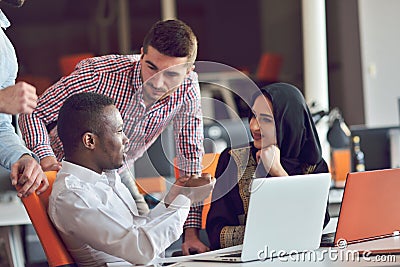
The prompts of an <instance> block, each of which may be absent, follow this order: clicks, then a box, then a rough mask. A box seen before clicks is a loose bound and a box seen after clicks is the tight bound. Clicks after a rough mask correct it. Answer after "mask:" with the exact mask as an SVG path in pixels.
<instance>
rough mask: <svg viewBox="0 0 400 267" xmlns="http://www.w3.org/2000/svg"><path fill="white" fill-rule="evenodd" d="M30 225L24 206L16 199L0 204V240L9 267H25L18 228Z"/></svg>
mask: <svg viewBox="0 0 400 267" xmlns="http://www.w3.org/2000/svg"><path fill="white" fill-rule="evenodd" d="M30 223H31V220H30V219H29V216H28V214H27V213H26V211H25V208H24V205H23V204H22V202H21V201H20V200H19V199H18V198H16V199H15V200H14V201H11V202H0V240H3V242H4V246H5V248H6V253H7V257H8V262H9V264H10V266H11V267H24V266H25V256H24V249H23V243H22V238H21V229H20V226H21V225H24V224H30Z"/></svg>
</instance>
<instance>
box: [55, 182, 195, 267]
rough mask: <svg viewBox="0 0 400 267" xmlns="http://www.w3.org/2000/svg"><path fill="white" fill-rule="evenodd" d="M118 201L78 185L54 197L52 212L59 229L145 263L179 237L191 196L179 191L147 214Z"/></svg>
mask: <svg viewBox="0 0 400 267" xmlns="http://www.w3.org/2000/svg"><path fill="white" fill-rule="evenodd" d="M64 192H65V191H64ZM106 193H112V192H106ZM115 204H118V203H117V202H107V203H102V202H101V201H100V200H99V198H96V197H90V196H88V192H87V191H85V190H83V189H77V190H74V191H73V192H71V191H69V192H66V193H60V194H59V195H58V196H57V198H56V199H55V205H54V207H57V208H56V209H53V210H50V211H49V212H50V213H52V214H51V216H50V217H51V218H52V219H53V222H54V223H55V224H56V226H57V228H58V229H59V230H60V231H62V232H64V233H66V234H68V235H72V236H76V237H77V238H79V239H80V240H81V241H82V242H85V243H87V244H88V245H90V246H91V247H93V248H94V249H96V250H100V251H103V252H106V253H108V254H111V255H113V256H116V257H119V258H122V259H124V260H126V261H129V262H131V263H135V264H146V263H149V262H150V261H152V260H153V259H155V258H156V257H157V256H158V255H160V254H161V253H162V252H163V251H164V250H165V249H166V248H168V247H169V246H170V245H171V243H172V242H174V241H175V240H177V239H178V238H179V237H180V235H181V234H182V231H183V230H182V229H183V224H184V222H185V220H186V217H187V215H188V212H189V207H190V200H189V199H188V198H187V197H185V196H183V195H179V196H178V197H177V198H176V199H175V200H174V201H173V202H172V203H171V205H170V206H169V207H168V208H166V207H165V205H164V204H163V203H160V204H159V205H158V206H157V207H156V208H154V209H153V210H152V211H151V212H150V214H149V215H148V216H138V215H134V214H133V213H132V212H130V211H129V209H128V208H127V206H125V205H124V204H122V205H124V207H121V203H119V204H118V205H115ZM60 213H62V214H63V215H64V216H62V214H60ZM65 214H68V217H66V216H65ZM61 218H62V219H61Z"/></svg>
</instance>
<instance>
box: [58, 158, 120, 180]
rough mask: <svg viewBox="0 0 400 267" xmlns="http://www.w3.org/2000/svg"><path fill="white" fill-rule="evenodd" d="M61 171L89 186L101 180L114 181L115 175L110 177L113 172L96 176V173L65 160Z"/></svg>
mask: <svg viewBox="0 0 400 267" xmlns="http://www.w3.org/2000/svg"><path fill="white" fill-rule="evenodd" d="M61 171H62V172H66V173H69V174H72V175H74V176H76V177H79V179H80V180H82V181H85V182H87V183H91V184H95V183H97V182H98V181H99V180H102V179H107V180H109V178H111V177H112V178H114V179H115V175H112V174H113V173H115V171H107V173H105V172H103V173H102V174H98V173H97V172H95V171H92V170H90V169H88V168H86V167H82V166H80V165H77V164H74V163H72V162H69V161H66V160H63V162H62V169H61ZM113 176H114V177H113Z"/></svg>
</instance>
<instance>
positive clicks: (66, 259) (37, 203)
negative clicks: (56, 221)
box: [22, 171, 77, 267]
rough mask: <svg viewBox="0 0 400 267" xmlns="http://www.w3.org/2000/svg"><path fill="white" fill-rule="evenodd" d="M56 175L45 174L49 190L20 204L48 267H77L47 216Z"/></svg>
mask: <svg viewBox="0 0 400 267" xmlns="http://www.w3.org/2000/svg"><path fill="white" fill-rule="evenodd" d="M56 175H57V172H55V171H51V172H46V176H47V179H48V180H49V184H50V186H49V188H48V189H47V190H46V191H45V192H43V193H42V194H40V195H39V196H38V195H36V194H31V195H30V196H29V197H26V198H22V202H23V203H24V206H25V209H26V211H27V212H28V215H29V218H30V219H31V222H32V225H33V227H34V228H35V230H36V233H37V235H38V237H39V240H40V243H41V244H42V247H43V250H44V252H45V253H46V257H47V261H48V264H49V266H50V267H61V266H63V267H67V266H77V265H76V264H75V263H74V260H73V259H72V257H71V255H70V254H69V253H68V251H67V249H66V247H65V245H64V243H63V241H62V240H61V238H60V236H59V235H58V232H57V229H56V228H55V227H54V225H53V223H52V222H51V220H50V218H49V216H48V215H47V208H48V205H49V196H50V193H51V189H52V187H53V183H54V180H55V179H56Z"/></svg>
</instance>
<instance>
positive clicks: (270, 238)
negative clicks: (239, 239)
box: [190, 173, 331, 262]
mask: <svg viewBox="0 0 400 267" xmlns="http://www.w3.org/2000/svg"><path fill="white" fill-rule="evenodd" d="M330 184H331V175H330V173H320V174H307V175H297V176H288V177H274V178H256V179H254V180H253V181H252V185H251V194H250V203H249V211H248V215H247V222H246V228H245V235H244V241H243V245H242V246H237V247H236V249H237V248H241V250H239V251H229V252H227V249H222V250H216V251H213V252H208V253H205V254H197V255H193V256H191V257H190V259H191V260H201V261H224V262H247V261H254V260H266V259H270V258H273V257H278V256H282V255H287V254H289V253H290V254H293V253H296V252H299V253H301V252H304V251H308V250H314V249H317V248H319V244H320V241H321V235H322V228H323V224H324V218H325V212H326V206H327V203H328V194H329V187H330ZM232 249H234V247H233V248H232ZM228 250H229V249H228Z"/></svg>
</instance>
